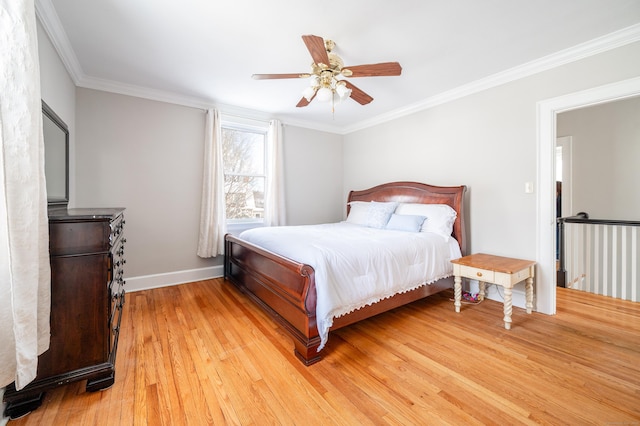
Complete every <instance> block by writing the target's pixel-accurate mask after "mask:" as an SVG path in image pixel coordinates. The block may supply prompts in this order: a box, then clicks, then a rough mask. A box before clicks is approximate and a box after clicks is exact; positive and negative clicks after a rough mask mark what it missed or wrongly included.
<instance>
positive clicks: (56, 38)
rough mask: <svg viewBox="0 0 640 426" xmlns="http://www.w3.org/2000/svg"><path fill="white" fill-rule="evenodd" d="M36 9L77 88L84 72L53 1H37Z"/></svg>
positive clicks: (43, 26)
mask: <svg viewBox="0 0 640 426" xmlns="http://www.w3.org/2000/svg"><path fill="white" fill-rule="evenodd" d="M35 8H36V17H37V18H38V20H39V21H40V24H42V28H44V31H45V32H46V33H47V36H48V37H49V40H51V44H53V47H54V49H56V52H58V56H60V60H61V61H62V63H63V64H64V66H65V68H66V69H67V72H68V73H69V75H70V76H71V79H72V80H73V82H74V84H75V85H76V86H77V85H78V82H79V81H80V80H81V79H82V77H83V76H84V72H83V71H82V67H81V66H80V62H79V61H78V57H77V56H76V53H75V52H74V51H73V48H72V47H71V42H70V41H69V38H68V37H67V33H66V32H65V30H64V28H63V27H62V22H60V18H58V14H57V13H56V10H55V8H54V7H53V4H52V3H51V0H35Z"/></svg>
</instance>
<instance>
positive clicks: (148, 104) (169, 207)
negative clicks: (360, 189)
mask: <svg viewBox="0 0 640 426" xmlns="http://www.w3.org/2000/svg"><path fill="white" fill-rule="evenodd" d="M76 103H77V112H76V114H77V125H76V131H77V136H76V139H77V141H78V142H77V146H76V170H77V171H76V175H75V180H76V186H77V194H76V205H77V206H79V207H96V206H102V207H108V206H112V207H118V206H120V207H126V209H127V210H126V221H127V227H126V233H127V248H126V249H127V268H126V272H125V275H126V277H127V278H128V284H130V285H129V288H130V289H135V288H146V287H149V286H154V285H163V284H172V283H175V282H182V281H185V280H186V281H188V280H191V279H193V275H191V272H192V271H198V270H202V271H203V274H204V275H203V276H211V274H218V275H219V274H221V273H222V271H221V269H220V268H219V266H220V265H221V264H222V256H219V257H218V258H212V259H202V258H200V257H198V256H197V255H196V248H197V239H198V224H199V220H200V198H201V190H202V185H201V180H202V167H203V165H202V155H203V151H204V148H203V144H204V123H205V114H204V111H203V110H202V109H198V108H191V107H186V106H180V105H175V104H169V103H164V102H157V101H151V100H147V99H141V98H136V97H130V96H124V95H119V94H114V93H108V92H103V91H97V90H91V89H83V88H78V89H77V97H76ZM341 149H342V146H341V137H340V136H338V135H332V134H326V133H323V132H317V131H313V130H307V129H300V128H296V127H292V126H286V127H285V130H284V155H285V171H284V174H285V185H286V190H287V197H288V198H287V200H286V206H287V217H288V221H289V223H291V224H303V223H319V222H324V221H331V220H334V219H335V218H338V217H341V214H342V210H341V208H343V205H341V204H340V197H341V191H342V174H341V173H340V170H342V157H341ZM336 170H337V171H338V172H335V171H336ZM332 171H333V173H332ZM309 176H312V177H313V178H312V179H309ZM212 268H213V269H212ZM181 272H182V273H183V274H182V275H180V273H181ZM167 274H169V275H171V276H172V277H171V278H160V277H158V279H157V280H155V278H154V276H158V275H167ZM141 277H145V279H144V283H139V282H137V281H136V280H137V279H140V278H141ZM196 278H197V275H196ZM154 281H155V283H154Z"/></svg>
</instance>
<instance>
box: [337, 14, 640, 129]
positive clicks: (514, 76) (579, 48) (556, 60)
mask: <svg viewBox="0 0 640 426" xmlns="http://www.w3.org/2000/svg"><path fill="white" fill-rule="evenodd" d="M637 41H640V24H635V25H632V26H630V27H627V28H623V29H621V30H619V31H615V32H613V33H610V34H607V35H604V36H602V37H598V38H596V39H593V40H590V41H587V42H585V43H581V44H579V45H576V46H573V47H570V48H568V49H564V50H561V51H559V52H556V53H553V54H551V55H548V56H544V57H542V58H539V59H536V60H533V61H530V62H527V63H525V64H522V65H519V66H517V67H513V68H510V69H508V70H505V71H502V72H499V73H497V74H493V75H490V76H488V77H486V78H483V79H480V80H476V81H474V82H471V83H469V84H465V85H462V86H459V87H456V88H454V89H452V90H449V91H446V92H442V93H440V94H437V95H435V96H432V97H430V98H427V99H425V100H423V101H420V102H417V103H415V104H412V105H408V106H406V107H403V108H399V109H397V110H394V111H391V112H389V113H387V114H382V115H379V116H377V117H373V118H371V119H368V120H365V121H361V122H359V123H356V124H355V125H353V126H349V127H348V128H346V129H345V130H344V132H343V134H349V133H352V132H355V131H357V130H362V129H365V128H368V127H372V126H375V125H377V124H381V123H384V122H387V121H391V120H395V119H397V118H400V117H404V116H407V115H410V114H413V113H416V112H418V111H422V110H425V109H429V108H433V107H435V106H437V105H442V104H445V103H447V102H451V101H454V100H456V99H460V98H463V97H465V96H469V95H472V94H474V93H478V92H481V91H483V90H487V89H490V88H492V87H496V86H500V85H503V84H505V83H509V82H512V81H515V80H519V79H521V78H525V77H529V76H531V75H534V74H538V73H540V72H543V71H547V70H549V69H552V68H556V67H559V66H561V65H565V64H568V63H571V62H575V61H578V60H580V59H584V58H587V57H589V56H593V55H597V54H599V53H602V52H606V51H608V50H612V49H616V48H618V47H622V46H625V45H627V44H631V43H635V42H637Z"/></svg>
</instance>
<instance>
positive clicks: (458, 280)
mask: <svg viewBox="0 0 640 426" xmlns="http://www.w3.org/2000/svg"><path fill="white" fill-rule="evenodd" d="M453 294H454V302H453V306H455V308H456V312H460V306H461V305H462V304H461V303H460V299H462V277H461V276H460V275H456V276H455V277H454V278H453Z"/></svg>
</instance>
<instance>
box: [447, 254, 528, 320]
mask: <svg viewBox="0 0 640 426" xmlns="http://www.w3.org/2000/svg"><path fill="white" fill-rule="evenodd" d="M451 263H452V264H453V275H454V287H453V288H454V295H455V302H454V306H455V308H456V312H460V306H461V303H460V299H461V296H462V277H465V278H470V279H475V280H478V282H479V284H480V292H479V295H478V296H479V299H480V300H483V299H484V292H485V283H491V284H497V285H500V286H502V287H503V288H504V328H506V329H507V330H510V329H511V313H512V306H513V302H512V289H513V286H514V285H515V284H517V283H519V282H521V281H525V291H526V308H527V313H528V314H530V313H531V310H532V309H533V277H534V270H535V264H536V262H533V261H531V260H522V259H512V258H510V257H501V256H493V255H490V254H484V253H478V254H472V255H469V256H464V257H461V258H460V259H454V260H452V261H451Z"/></svg>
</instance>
